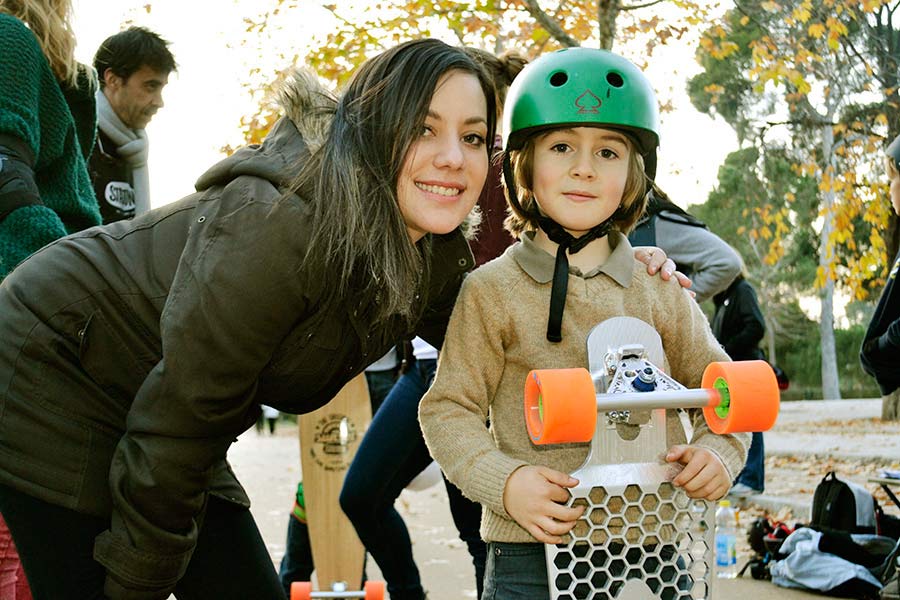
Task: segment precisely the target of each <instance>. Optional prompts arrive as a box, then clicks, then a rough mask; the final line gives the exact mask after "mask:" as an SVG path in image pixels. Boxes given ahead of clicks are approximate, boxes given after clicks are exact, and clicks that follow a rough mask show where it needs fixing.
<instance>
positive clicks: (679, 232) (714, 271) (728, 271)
mask: <svg viewBox="0 0 900 600" xmlns="http://www.w3.org/2000/svg"><path fill="white" fill-rule="evenodd" d="M656 244H657V245H658V246H659V247H660V248H662V249H663V250H665V251H666V254H668V255H669V258H671V259H672V260H674V261H675V264H676V265H685V266H687V267H689V268H690V270H691V280H692V281H693V285H691V291H693V292H694V293H695V294H697V302H703V301H705V300H708V299H709V298H712V297H713V296H715V295H716V294H718V293H719V292H721V291H723V290H724V289H726V288H727V287H728V285H729V284H730V283H731V282H732V281H734V278H735V277H737V276H738V275H740V273H741V260H740V258H739V257H738V255H737V254H736V253H735V251H734V250H732V249H731V247H730V246H729V245H728V244H726V243H725V242H724V241H723V240H722V238H720V237H719V236H717V235H716V234H714V233H712V232H711V231H709V230H708V229H704V228H703V227H694V226H692V225H685V224H682V223H674V222H672V221H670V220H668V219H665V218H662V217H657V218H656Z"/></svg>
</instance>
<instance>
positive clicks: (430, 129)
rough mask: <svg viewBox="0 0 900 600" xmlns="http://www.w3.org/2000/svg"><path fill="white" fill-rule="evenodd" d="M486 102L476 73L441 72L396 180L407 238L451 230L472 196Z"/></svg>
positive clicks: (483, 172)
mask: <svg viewBox="0 0 900 600" xmlns="http://www.w3.org/2000/svg"><path fill="white" fill-rule="evenodd" d="M487 132H488V124H487V101H486V100H485V97H484V91H482V88H481V83H480V82H479V81H478V78H477V77H475V75H472V74H471V73H467V72H465V71H460V70H453V71H449V72H447V73H446V74H445V75H444V76H443V77H442V78H441V79H440V80H439V81H438V84H437V87H436V88H435V91H434V95H433V96H432V97H431V104H430V105H429V107H428V116H427V118H426V119H425V125H424V127H423V128H422V132H421V135H420V136H419V138H418V139H417V140H416V141H415V142H413V144H412V146H410V149H409V152H408V153H407V155H406V160H405V161H404V163H403V169H402V170H401V171H400V178H399V180H398V181H397V198H398V201H399V203H400V214H402V215H403V220H404V221H405V222H406V228H407V230H408V231H409V237H410V238H411V239H412V241H413V243H415V242H417V241H419V240H420V239H421V238H422V237H423V236H424V235H425V234H426V233H438V234H441V233H449V232H451V231H453V230H454V229H456V227H458V226H459V224H460V223H462V221H463V219H465V217H466V215H468V214H469V211H471V210H472V207H473V206H474V205H475V202H476V201H477V200H478V196H479V194H480V193H481V188H482V187H483V186H484V180H485V178H486V177H487V171H488V155H487V151H486V149H485V137H486V136H487Z"/></svg>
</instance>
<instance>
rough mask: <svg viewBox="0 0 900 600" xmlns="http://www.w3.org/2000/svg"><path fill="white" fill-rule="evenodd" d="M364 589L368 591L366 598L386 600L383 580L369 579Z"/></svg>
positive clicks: (368, 599)
mask: <svg viewBox="0 0 900 600" xmlns="http://www.w3.org/2000/svg"><path fill="white" fill-rule="evenodd" d="M363 591H364V592H365V593H366V600H384V582H383V581H367V582H366V585H365V586H363Z"/></svg>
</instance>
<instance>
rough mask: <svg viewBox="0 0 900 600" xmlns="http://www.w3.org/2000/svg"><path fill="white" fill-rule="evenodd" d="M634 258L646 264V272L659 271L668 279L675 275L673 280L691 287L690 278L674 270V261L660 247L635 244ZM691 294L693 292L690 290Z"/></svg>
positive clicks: (682, 285)
mask: <svg viewBox="0 0 900 600" xmlns="http://www.w3.org/2000/svg"><path fill="white" fill-rule="evenodd" d="M634 258H635V259H637V260H639V261H641V262H642V263H644V264H645V265H647V272H648V273H649V274H651V275H656V272H657V271H660V277H662V278H663V280H665V281H668V280H670V279H671V278H672V276H673V275H674V276H675V280H676V281H677V282H678V284H679V285H680V286H681V287H683V288H689V287H691V279H690V277H688V276H687V275H685V274H684V273H682V272H680V271H676V270H675V262H674V261H673V260H672V259H671V258H669V257H668V256H666V253H665V251H664V250H663V249H662V248H657V247H656V246H635V247H634ZM691 295H692V296H693V295H694V293H693V292H691Z"/></svg>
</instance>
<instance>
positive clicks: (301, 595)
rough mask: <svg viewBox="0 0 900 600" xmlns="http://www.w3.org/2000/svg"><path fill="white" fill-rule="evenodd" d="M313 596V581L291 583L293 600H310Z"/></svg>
mask: <svg viewBox="0 0 900 600" xmlns="http://www.w3.org/2000/svg"><path fill="white" fill-rule="evenodd" d="M310 598H312V582H310V581H295V582H293V583H292V584H291V600H310Z"/></svg>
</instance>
